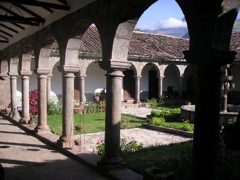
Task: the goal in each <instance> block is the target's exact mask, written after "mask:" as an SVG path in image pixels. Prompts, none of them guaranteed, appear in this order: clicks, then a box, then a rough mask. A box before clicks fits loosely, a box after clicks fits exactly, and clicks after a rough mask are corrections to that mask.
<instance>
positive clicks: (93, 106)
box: [86, 102, 99, 113]
mask: <svg viewBox="0 0 240 180" xmlns="http://www.w3.org/2000/svg"><path fill="white" fill-rule="evenodd" d="M98 107H99V105H98V104H97V103H93V102H89V103H88V105H87V106H86V113H96V112H98Z"/></svg>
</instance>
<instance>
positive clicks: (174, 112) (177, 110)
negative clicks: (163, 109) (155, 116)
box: [170, 108, 181, 114]
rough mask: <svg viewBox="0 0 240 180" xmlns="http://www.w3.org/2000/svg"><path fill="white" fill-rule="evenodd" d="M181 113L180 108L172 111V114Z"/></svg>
mask: <svg viewBox="0 0 240 180" xmlns="http://www.w3.org/2000/svg"><path fill="white" fill-rule="evenodd" d="M180 112H181V109H180V108H174V109H172V110H171V111H170V113H173V114H180Z"/></svg>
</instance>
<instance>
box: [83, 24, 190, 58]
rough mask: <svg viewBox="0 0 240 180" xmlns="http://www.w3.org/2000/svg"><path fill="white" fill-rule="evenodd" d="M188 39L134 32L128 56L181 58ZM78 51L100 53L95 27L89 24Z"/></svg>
mask: <svg viewBox="0 0 240 180" xmlns="http://www.w3.org/2000/svg"><path fill="white" fill-rule="evenodd" d="M188 45H189V40H187V39H182V38H177V37H172V36H165V35H160V34H150V33H143V32H134V33H133V35H132V39H131V42H130V47H129V53H128V54H129V56H134V57H136V56H137V57H147V58H161V59H162V58H163V59H183V58H184V56H183V53H182V51H183V50H187V49H188ZM80 52H87V53H93V54H100V53H101V52H102V48H101V42H100V37H99V33H98V31H97V28H96V27H94V26H91V27H90V28H88V30H87V31H86V33H85V34H84V36H83V40H82V44H81V47H80Z"/></svg>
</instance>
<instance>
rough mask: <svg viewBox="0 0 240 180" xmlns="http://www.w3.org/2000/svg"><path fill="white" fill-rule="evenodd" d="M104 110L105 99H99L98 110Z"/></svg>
mask: <svg viewBox="0 0 240 180" xmlns="http://www.w3.org/2000/svg"><path fill="white" fill-rule="evenodd" d="M105 111H106V101H105V100H103V101H99V104H98V112H105Z"/></svg>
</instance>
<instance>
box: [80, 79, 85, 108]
mask: <svg viewBox="0 0 240 180" xmlns="http://www.w3.org/2000/svg"><path fill="white" fill-rule="evenodd" d="M85 78H86V76H79V79H80V102H81V104H85V102H86V97H85Z"/></svg>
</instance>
